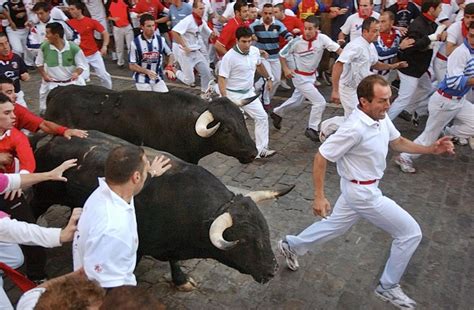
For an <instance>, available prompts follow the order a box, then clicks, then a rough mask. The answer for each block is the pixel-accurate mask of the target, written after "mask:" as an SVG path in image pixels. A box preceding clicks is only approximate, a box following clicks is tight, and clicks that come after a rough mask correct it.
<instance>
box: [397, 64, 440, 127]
mask: <svg viewBox="0 0 474 310" xmlns="http://www.w3.org/2000/svg"><path fill="white" fill-rule="evenodd" d="M398 76H399V77H400V89H399V90H398V97H397V99H395V101H394V102H393V103H392V105H391V106H390V109H389V110H388V116H389V117H390V119H391V120H393V119H395V118H396V117H397V116H398V114H400V113H401V112H402V111H403V110H405V109H406V108H407V107H409V106H410V105H411V104H412V103H413V102H415V101H417V100H418V99H420V98H427V96H428V95H429V94H430V93H431V92H432V91H433V86H432V84H431V80H430V77H429V76H428V73H424V74H423V75H422V76H421V77H420V78H416V77H413V76H409V75H406V74H403V73H401V72H400V71H398ZM416 108H417V107H413V110H415V109H416Z"/></svg>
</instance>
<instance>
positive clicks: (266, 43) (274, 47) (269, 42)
mask: <svg viewBox="0 0 474 310" xmlns="http://www.w3.org/2000/svg"><path fill="white" fill-rule="evenodd" d="M250 29H252V31H253V33H254V34H255V36H256V37H257V43H256V44H255V46H256V47H257V48H259V49H261V50H264V51H266V52H267V53H268V55H269V58H270V59H277V58H278V53H279V51H280V45H279V38H280V37H282V38H284V39H285V40H287V41H288V40H289V39H290V38H292V35H291V33H289V32H288V31H287V30H286V27H285V25H283V23H282V22H280V21H279V20H275V21H274V22H273V23H272V24H271V25H270V26H269V27H268V29H265V25H264V24H263V21H262V20H260V19H259V20H256V21H255V22H253V23H252V24H251V25H250Z"/></svg>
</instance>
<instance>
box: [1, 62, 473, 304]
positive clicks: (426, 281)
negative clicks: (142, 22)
mask: <svg viewBox="0 0 474 310" xmlns="http://www.w3.org/2000/svg"><path fill="white" fill-rule="evenodd" d="M107 66H108V68H110V73H111V74H112V75H113V76H114V79H113V83H114V89H115V90H125V89H135V85H134V84H133V83H132V81H131V79H130V73H129V71H128V70H123V69H118V68H116V65H114V64H111V63H108V64H107ZM39 80H40V79H39V75H38V73H37V72H36V71H34V72H32V79H31V81H29V82H24V83H23V84H22V87H23V89H24V91H25V93H26V98H27V102H28V103H31V104H32V106H31V108H32V109H33V110H34V111H38V102H37V100H38V88H39V83H40V82H39ZM92 82H93V83H96V84H97V83H98V82H97V80H96V78H93V81H92ZM169 85H171V87H170V88H174V87H177V88H179V89H183V90H186V91H187V92H190V91H191V92H193V93H196V94H198V93H199V87H197V88H194V89H193V88H189V87H184V86H183V85H178V84H174V83H171V84H169ZM172 85H174V86H172ZM321 89H322V92H323V95H325V97H326V98H327V99H328V95H329V94H330V88H329V87H328V86H322V87H321ZM289 95H291V91H279V92H278V93H277V98H276V99H275V100H274V101H272V103H273V104H274V105H278V104H281V103H282V102H283V100H284V99H285V98H287V97H288V96H289ZM157 98H159V95H158V94H157ZM65 100H67V98H65ZM334 115H342V109H340V108H338V107H334V106H332V105H331V106H330V107H328V108H327V109H326V112H325V115H324V119H326V118H328V117H330V116H334ZM308 116H309V105H304V106H303V107H301V108H298V109H296V110H294V111H292V112H290V113H288V115H287V116H285V118H284V119H283V122H282V128H281V130H279V131H278V130H276V129H275V128H274V127H273V126H272V125H271V120H270V147H271V148H272V149H275V150H277V151H278V153H277V154H276V155H275V156H273V157H271V158H270V159H266V160H256V161H254V162H253V163H251V164H247V165H242V164H240V163H239V162H238V161H237V160H236V159H234V158H231V157H228V156H225V155H222V154H217V153H215V154H212V155H210V156H207V157H206V158H204V159H203V160H202V161H201V162H200V165H202V166H203V167H205V168H206V169H208V170H209V171H210V172H212V173H213V174H214V175H216V176H217V177H218V178H219V179H220V180H221V181H222V182H223V183H224V184H226V185H228V186H234V187H239V188H242V189H244V190H249V189H255V190H256V189H258V190H260V189H270V188H274V187H283V186H285V185H292V184H295V185H296V187H295V189H294V190H293V191H292V192H290V193H289V194H288V195H286V196H284V197H282V198H281V199H280V200H278V201H275V202H266V203H265V204H262V205H260V209H261V211H262V212H263V214H264V216H265V217H266V220H267V222H268V225H269V227H270V238H271V241H272V247H273V250H274V252H275V253H276V256H277V259H278V261H279V264H280V270H279V271H278V273H277V275H276V276H275V277H274V279H272V280H271V281H270V282H269V283H267V284H264V285H261V284H259V283H256V282H254V280H253V279H252V278H251V277H250V276H248V275H243V274H240V273H239V272H238V271H236V270H234V269H231V268H229V267H226V266H225V265H222V264H220V263H218V262H216V261H214V260H201V259H195V260H190V261H186V262H183V265H184V268H183V269H184V270H185V272H187V273H188V274H189V275H191V276H192V277H193V279H194V280H196V282H197V283H198V288H197V289H196V290H194V291H192V292H189V293H184V292H178V291H177V290H176V289H175V288H174V287H173V285H172V284H171V282H170V280H171V275H170V270H169V265H168V263H166V262H160V261H156V260H153V259H151V258H145V259H143V260H142V261H141V262H140V264H139V265H138V267H137V270H136V274H137V277H138V282H139V286H142V287H146V288H148V289H149V290H150V291H152V292H153V293H154V294H156V295H157V296H158V297H159V298H161V300H162V301H163V302H164V303H165V304H166V305H167V306H168V307H169V308H170V309H394V307H392V306H391V305H389V304H386V303H384V302H382V301H380V300H379V299H377V298H376V297H375V295H374V294H373V290H374V288H375V286H376V285H377V282H378V277H379V276H380V274H381V272H382V270H383V267H384V264H385V260H386V259H387V257H388V255H389V249H390V242H391V238H390V236H389V235H388V234H386V233H384V232H383V231H381V230H380V229H378V228H376V227H375V226H373V225H371V224H370V223H368V222H366V221H360V222H358V223H357V224H356V225H354V227H353V228H352V229H351V230H350V231H349V232H348V233H346V234H345V235H343V236H342V237H339V238H337V239H334V240H332V241H330V242H328V243H326V244H324V245H323V246H319V247H317V248H315V249H314V251H313V252H312V253H309V254H307V255H305V256H302V257H301V258H300V265H301V266H300V270H299V271H297V272H291V271H289V270H288V269H286V266H285V262H284V259H283V257H282V256H281V255H280V254H279V253H278V251H277V241H278V240H279V239H281V238H282V237H283V236H284V235H286V234H296V233H299V232H300V231H301V230H302V229H304V228H305V227H306V226H308V225H309V224H310V223H312V222H313V221H315V220H318V219H316V218H315V217H314V216H313V215H312V211H311V204H312V199H313V186H312V178H311V172H312V161H313V156H314V154H315V153H316V151H317V149H318V146H319V144H315V143H314V142H312V141H311V140H309V139H308V138H306V137H305V136H304V130H305V128H306V124H307V120H308ZM395 124H396V126H397V127H398V128H399V129H400V130H401V132H402V134H403V135H404V136H406V137H408V138H410V139H413V138H415V137H416V136H417V135H418V134H419V133H420V132H421V129H422V128H423V127H424V122H422V125H421V126H420V127H419V128H415V127H413V126H412V125H411V124H410V123H408V122H405V121H403V120H401V119H397V120H396V122H395ZM247 125H248V127H249V131H250V133H251V135H252V136H253V121H252V120H251V119H248V120H247ZM158 134H159V133H158ZM456 153H457V154H456V155H455V156H452V157H448V156H439V157H435V156H431V155H430V156H423V157H421V159H420V160H418V161H416V162H415V164H416V168H417V169H418V171H417V173H416V174H414V175H408V174H404V173H402V172H401V171H400V170H399V169H398V167H397V166H396V165H395V163H394V162H393V157H394V155H395V154H394V153H391V152H390V153H389V155H388V158H387V162H388V163H387V170H386V173H385V176H384V178H383V180H382V181H381V189H382V191H383V192H384V194H385V195H386V196H388V197H390V198H392V199H394V200H395V201H396V202H397V203H398V204H399V205H400V206H402V207H403V208H405V209H406V210H407V211H408V212H409V213H410V214H411V215H412V216H413V217H414V218H415V219H416V220H417V221H418V223H419V224H420V226H421V228H422V231H423V240H422V242H421V244H420V246H419V248H418V250H417V251H416V252H415V255H414V257H413V258H412V260H411V262H410V264H409V266H408V269H407V273H406V274H405V276H404V277H403V278H402V282H401V285H402V287H403V288H404V290H405V292H406V293H407V294H408V295H409V296H410V297H412V298H413V299H415V300H416V301H417V302H418V305H419V309H430V310H431V309H466V310H468V309H474V306H473V305H474V294H473V293H474V263H473V262H474V244H473V243H474V197H473V186H474V152H473V150H471V148H470V147H469V146H462V147H461V146H457V147H456ZM326 193H327V196H328V199H329V200H330V202H331V204H334V203H335V201H336V198H337V197H338V195H339V193H340V190H339V176H338V175H337V173H336V167H335V165H333V164H330V165H329V166H328V174H327V176H326ZM68 212H69V209H68V208H65V207H54V208H50V210H49V211H48V214H47V215H46V220H47V222H48V223H49V225H54V226H61V225H64V224H65V222H66V219H67V217H68V214H69V213H68ZM48 255H49V256H48V258H49V260H48V266H47V271H48V274H49V275H50V276H51V277H54V276H58V275H61V274H64V273H67V272H70V271H72V259H71V250H70V246H64V247H63V248H60V249H52V250H48ZM9 288H10V289H9ZM6 289H9V291H8V293H9V295H10V296H11V297H12V299H13V300H16V299H17V298H18V296H19V292H18V291H17V290H16V289H15V288H11V284H6Z"/></svg>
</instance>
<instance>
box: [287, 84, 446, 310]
mask: <svg viewBox="0 0 474 310" xmlns="http://www.w3.org/2000/svg"><path fill="white" fill-rule="evenodd" d="M357 95H358V99H359V105H358V107H357V108H356V110H354V113H352V114H351V116H350V117H349V118H348V119H347V120H346V121H345V122H344V123H343V124H342V125H341V127H339V129H338V130H337V132H336V133H335V134H333V135H332V136H331V137H329V138H328V139H327V140H326V141H325V142H324V143H323V144H322V145H321V146H320V147H319V152H318V153H317V154H316V156H315V158H314V164H313V180H314V188H315V190H314V202H313V213H314V215H320V216H322V217H323V218H324V219H323V220H322V221H318V222H315V223H314V224H312V225H311V226H309V227H308V228H306V229H305V230H304V231H303V232H301V233H300V234H299V235H297V236H292V235H287V236H286V237H285V238H284V239H283V240H281V241H280V242H279V244H278V245H279V248H280V251H281V252H282V254H283V255H284V256H285V258H286V263H287V265H288V268H289V269H291V270H293V271H296V270H297V269H298V267H299V264H298V259H297V258H298V255H303V254H305V253H306V252H308V251H309V250H311V249H312V248H313V247H314V246H315V245H319V244H322V243H324V242H325V241H328V240H330V239H333V238H335V237H337V236H340V235H342V234H343V233H345V232H346V231H347V230H349V228H350V227H351V226H352V225H354V224H355V223H356V222H357V221H358V220H359V219H360V218H364V219H366V220H368V221H369V222H371V223H373V224H374V225H376V226H377V227H379V228H381V229H383V230H385V231H386V232H388V233H389V234H390V235H391V236H392V238H393V239H394V240H393V242H392V247H391V251H390V257H389V258H388V260H387V263H386V265H385V269H384V271H383V273H382V276H381V278H380V282H379V285H378V286H377V288H376V290H375V294H376V296H378V297H379V298H381V299H383V300H385V301H389V302H391V303H392V304H394V305H395V306H397V307H398V308H400V309H413V308H414V307H415V306H416V302H415V301H414V300H412V299H411V298H409V297H408V296H407V295H405V293H404V292H403V291H402V289H401V288H400V285H399V282H400V279H401V277H402V275H403V273H404V271H405V269H406V267H407V265H408V262H409V261H410V258H411V256H412V255H413V253H414V252H415V250H416V248H417V246H418V244H419V243H420V241H421V237H422V235H421V229H420V227H419V225H418V223H417V222H416V221H415V219H413V217H411V216H410V214H408V212H406V211H405V210H404V209H402V208H401V207H400V206H399V205H397V203H396V202H395V201H393V200H391V199H390V198H388V197H385V196H383V194H382V192H381V191H380V189H379V188H378V184H379V180H380V179H381V178H382V177H383V174H384V170H385V167H386V156H387V152H388V146H389V145H390V147H391V148H392V149H394V150H395V151H404V152H410V153H423V154H442V153H451V154H454V146H453V144H452V142H451V141H450V140H449V139H446V138H442V139H440V140H438V141H437V142H436V143H434V144H432V145H430V146H422V145H418V144H415V143H413V142H412V141H410V140H408V139H405V138H403V137H401V136H400V133H399V132H398V130H397V129H396V128H395V126H394V125H393V123H392V122H391V121H390V119H389V118H388V117H387V115H386V112H387V111H388V108H389V107H390V97H391V95H392V92H391V89H390V85H389V84H388V82H387V81H386V80H385V79H384V78H383V77H381V76H379V75H371V76H368V77H366V78H365V79H363V80H362V81H361V83H360V84H359V86H358V88H357ZM327 161H330V162H335V163H336V165H337V171H338V174H339V175H340V176H341V195H340V196H339V198H338V200H337V202H336V205H335V207H334V210H333V212H332V214H330V215H329V214H328V213H329V211H330V210H331V207H330V204H329V201H328V200H327V199H326V197H325V194H324V176H325V173H326V165H327Z"/></svg>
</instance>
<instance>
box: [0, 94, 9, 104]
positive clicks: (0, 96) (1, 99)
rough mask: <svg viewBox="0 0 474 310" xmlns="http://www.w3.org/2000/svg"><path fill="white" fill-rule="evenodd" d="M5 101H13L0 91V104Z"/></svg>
mask: <svg viewBox="0 0 474 310" xmlns="http://www.w3.org/2000/svg"><path fill="white" fill-rule="evenodd" d="M4 103H11V100H10V98H8V97H7V96H6V95H4V94H2V93H0V104H4Z"/></svg>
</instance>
